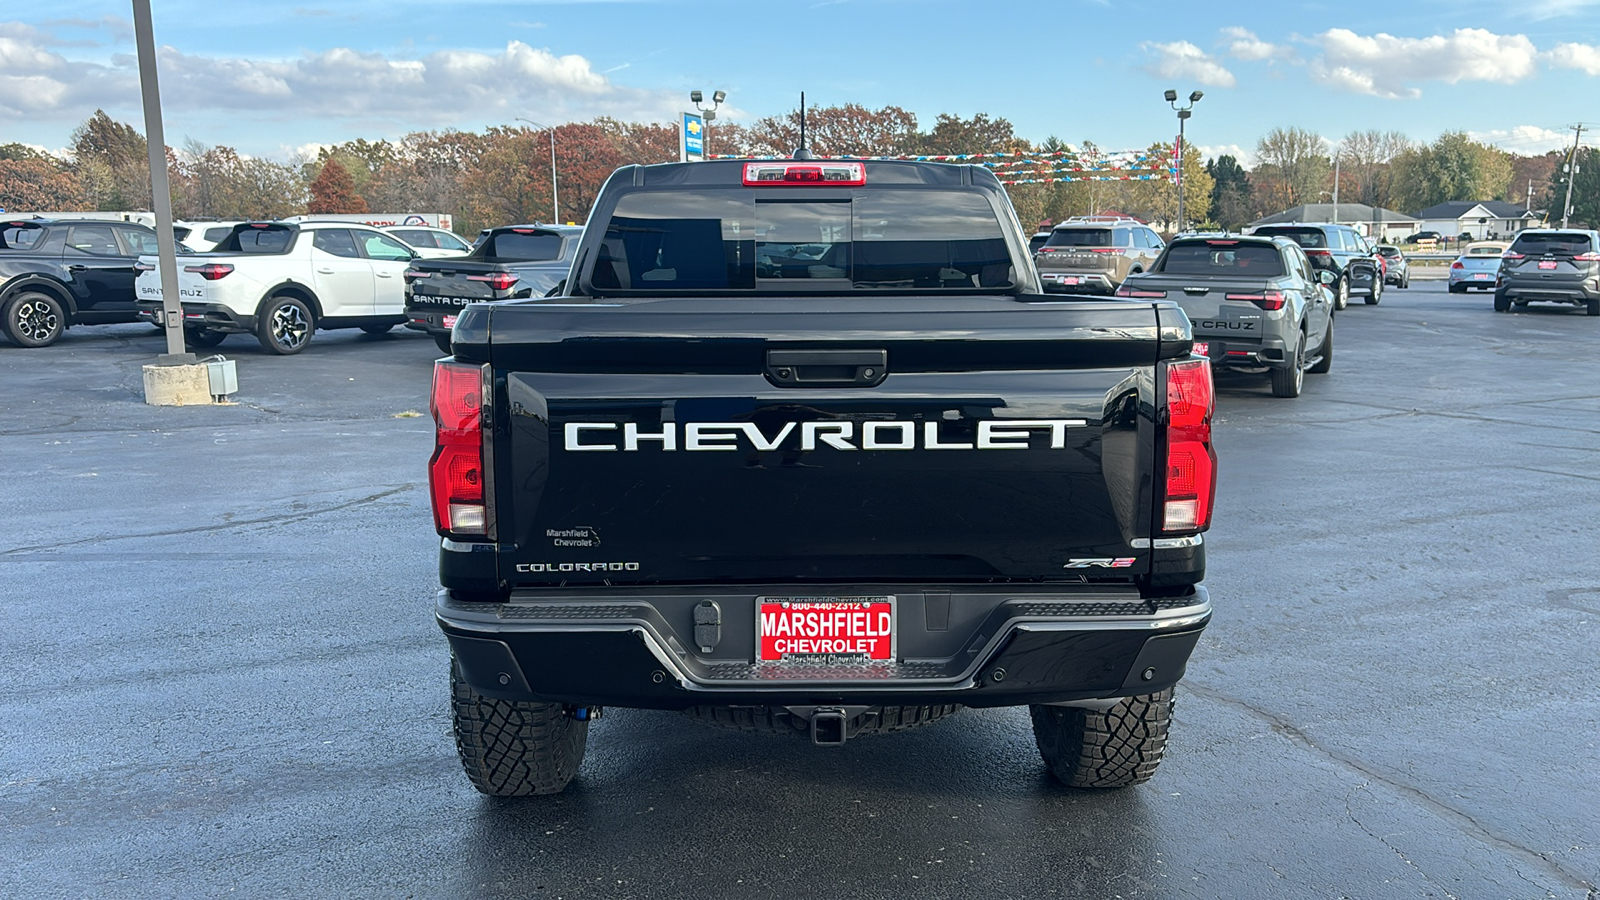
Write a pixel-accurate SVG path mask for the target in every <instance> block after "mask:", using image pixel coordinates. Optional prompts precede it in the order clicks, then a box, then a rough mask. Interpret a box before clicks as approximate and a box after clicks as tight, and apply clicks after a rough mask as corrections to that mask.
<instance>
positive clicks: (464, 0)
mask: <svg viewBox="0 0 1600 900" xmlns="http://www.w3.org/2000/svg"><path fill="white" fill-rule="evenodd" d="M153 5H154V16H155V31H156V41H157V43H158V44H159V45H161V46H162V48H163V49H162V53H161V79H162V94H163V100H164V103H165V105H166V122H167V126H166V127H167V139H168V143H170V144H172V145H174V146H181V145H182V144H183V142H184V141H185V139H194V140H196V141H199V142H201V143H203V144H208V145H211V144H226V145H230V146H233V147H236V148H238V149H239V150H241V151H243V152H246V153H249V154H253V155H260V156H268V157H273V158H278V159H287V158H288V157H289V156H290V154H292V153H294V152H295V151H296V149H297V148H304V147H306V146H308V145H314V144H318V143H334V142H338V141H342V140H347V139H350V138H354V137H367V138H373V139H375V138H382V137H388V138H395V137H399V136H401V135H403V134H405V133H406V132H408V131H414V130H420V129H437V128H445V127H454V128H460V129H469V130H471V129H481V128H483V127H484V126H486V125H492V124H514V119H515V117H518V116H524V117H527V118H530V119H534V120H536V121H540V122H544V123H549V124H554V123H557V122H564V121H574V120H576V121H581V120H587V119H590V118H592V117H594V116H596V115H612V116H617V117H619V118H624V119H631V120H649V121H669V120H671V118H672V115H673V113H674V112H675V111H676V110H678V109H681V108H687V107H688V105H689V104H688V102H687V94H688V91H689V90H691V89H694V88H700V89H702V90H705V91H706V92H707V94H708V95H709V93H710V92H711V91H712V90H716V89H721V90H725V91H727V92H728V105H727V106H726V107H725V108H724V111H723V113H722V115H723V118H724V119H726V118H730V117H731V118H733V119H735V120H741V119H742V120H748V119H752V118H755V117H759V116H763V115H771V114H775V113H779V112H782V111H785V110H787V109H790V108H793V107H794V105H795V104H796V100H797V96H798V93H799V92H800V91H801V90H804V91H806V94H807V98H808V100H809V101H810V102H812V103H815V104H824V105H827V104H837V103H847V102H857V103H861V104H863V105H866V106H869V107H879V106H883V105H888V104H894V105H898V106H902V107H905V108H907V109H909V110H911V111H912V112H915V113H916V114H917V115H918V117H919V119H920V120H921V121H922V123H923V124H924V127H928V126H930V125H931V124H932V122H933V119H934V116H935V115H937V114H938V113H940V112H950V113H956V114H959V115H962V116H970V115H972V114H974V113H978V112H984V113H988V114H989V115H991V116H1000V117H1004V118H1006V119H1009V120H1010V121H1011V122H1012V123H1014V124H1015V126H1016V128H1017V131H1018V133H1019V134H1021V135H1022V136H1024V137H1027V138H1030V139H1033V140H1042V139H1044V138H1045V137H1047V136H1049V135H1056V136H1058V137H1061V138H1062V139H1064V140H1067V141H1069V142H1074V143H1076V142H1078V141H1082V140H1084V139H1089V140H1093V141H1094V142H1096V143H1097V144H1099V145H1100V146H1101V147H1104V148H1107V149H1124V148H1133V147H1143V146H1145V145H1147V144H1148V143H1150V142H1151V141H1153V140H1158V139H1170V137H1171V135H1172V132H1173V131H1174V129H1175V125H1176V120H1175V118H1174V116H1173V113H1172V111H1171V110H1170V109H1169V108H1168V107H1167V106H1166V104H1165V103H1164V102H1163V101H1162V100H1161V92H1162V90H1163V89H1165V88H1167V87H1172V88H1176V89H1177V90H1178V91H1179V93H1180V94H1181V95H1185V96H1186V95H1187V94H1188V92H1189V91H1191V90H1194V89H1200V90H1203V91H1205V98H1204V99H1203V100H1202V101H1201V102H1200V104H1199V105H1198V107H1197V108H1196V109H1195V113H1194V118H1193V119H1191V120H1190V123H1189V130H1188V137H1189V140H1190V141H1191V143H1193V144H1194V145H1196V146H1199V147H1200V148H1201V149H1202V150H1205V151H1208V152H1218V151H1221V152H1233V151H1235V150H1242V151H1244V152H1245V153H1248V151H1249V150H1250V149H1251V148H1252V147H1253V146H1254V144H1255V142H1256V140H1257V138H1259V137H1260V136H1261V135H1262V134H1263V133H1265V132H1266V131H1267V130H1269V129H1271V128H1273V127H1275V126H1299V127H1302V128H1309V129H1311V130H1314V131H1316V132H1318V133H1319V134H1322V135H1324V136H1326V137H1329V138H1332V139H1337V138H1339V137H1341V136H1343V135H1344V134H1346V133H1348V132H1350V131H1352V130H1357V129H1368V128H1376V129H1381V130H1399V131H1403V132H1405V133H1407V134H1408V135H1410V136H1411V137H1412V138H1414V139H1418V140H1432V139H1433V138H1434V137H1436V136H1437V135H1438V134H1439V133H1440V132H1443V131H1446V130H1453V129H1461V130H1466V131H1468V132H1471V133H1473V134H1474V135H1475V136H1477V137H1478V138H1479V139H1481V140H1486V141H1490V142H1494V143H1498V144H1499V145H1500V146H1503V147H1505V148H1506V149H1508V150H1513V151H1516V152H1522V153H1531V152H1543V151H1544V150H1547V149H1551V148H1552V147H1556V146H1559V145H1561V144H1562V142H1563V141H1564V140H1570V137H1571V132H1570V131H1569V130H1567V126H1568V125H1570V124H1572V123H1574V122H1576V121H1578V120H1579V119H1580V118H1581V117H1582V116H1584V115H1585V114H1587V115H1589V116H1592V117H1600V109H1597V108H1596V107H1595V105H1594V104H1593V103H1592V102H1591V103H1585V102H1583V98H1585V97H1593V96H1595V92H1596V91H1597V90H1600V0H1543V2H1537V0H1536V2H1534V3H1532V4H1464V3H1459V2H1434V0H1411V2H1406V3H1392V2H1391V3H1377V2H1368V0H1343V2H1338V3H1306V4H1283V3H1274V4H1267V3H1231V4H1229V3H1219V4H1198V3H1150V2H1109V0H1108V2H1094V0H1053V2H1049V3H989V4H982V3H970V2H965V3H962V2H944V0H921V2H911V0H811V2H807V0H801V2H797V3H787V4H773V3H755V2H748V0H747V2H722V0H700V2H695V3H682V2H670V0H662V2H643V3H642V2H606V0H549V2H526V0H525V2H517V3H507V2H492V0H347V2H338V3H315V2H304V3H300V4H298V5H296V3H295V0H289V2H283V3H271V2H268V3H227V2H222V3H219V2H216V0H205V2H196V0H155V2H154V4H153ZM1530 10H1531V11H1530ZM0 16H8V17H9V16H16V17H19V18H12V19H9V20H8V19H4V18H0V143H7V142H11V141H21V142H23V143H28V144H33V145H37V146H41V147H45V148H48V149H52V150H55V149H59V148H62V147H64V146H65V145H66V144H67V143H68V140H69V135H70V133H71V130H72V128H73V127H74V126H75V125H77V124H78V123H79V122H81V121H82V120H83V119H85V118H87V117H88V116H89V115H90V114H91V113H93V111H94V110H95V109H96V108H97V107H103V108H105V109H106V110H107V111H108V112H109V113H111V114H112V115H113V116H114V117H116V118H118V119H121V120H123V121H128V122H132V123H134V124H135V125H137V126H138V127H140V129H141V130H142V129H143V119H142V116H141V114H140V111H139V107H138V83H137V77H136V69H135V67H134V61H133V54H134V47H133V35H132V20H131V4H129V3H128V2H126V0H123V2H87V0H86V2H54V3H50V4H32V5H22V4H14V5H12V6H11V7H10V8H9V9H8V10H7V11H6V12H5V13H3V14H0ZM1595 124H1596V125H1600V122H1596V123H1595ZM1594 134H1596V135H1597V136H1600V129H1597V130H1596V131H1595V132H1594ZM1585 143H1589V141H1588V140H1587V133H1586V140H1585Z"/></svg>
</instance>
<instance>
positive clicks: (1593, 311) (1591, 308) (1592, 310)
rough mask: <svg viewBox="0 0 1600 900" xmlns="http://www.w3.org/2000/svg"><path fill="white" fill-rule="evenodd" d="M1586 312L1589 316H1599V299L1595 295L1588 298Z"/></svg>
mask: <svg viewBox="0 0 1600 900" xmlns="http://www.w3.org/2000/svg"><path fill="white" fill-rule="evenodd" d="M1588 313H1589V315H1591V316H1600V299H1597V298H1595V297H1590V298H1589V303H1588Z"/></svg>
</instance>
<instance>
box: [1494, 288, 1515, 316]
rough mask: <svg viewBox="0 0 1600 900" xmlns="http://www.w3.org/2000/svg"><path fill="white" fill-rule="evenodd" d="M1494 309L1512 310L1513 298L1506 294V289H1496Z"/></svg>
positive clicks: (1496, 310)
mask: <svg viewBox="0 0 1600 900" xmlns="http://www.w3.org/2000/svg"><path fill="white" fill-rule="evenodd" d="M1494 311H1495V312H1510V311H1511V298H1510V297H1509V296H1507V295H1506V292H1505V291H1495V292H1494Z"/></svg>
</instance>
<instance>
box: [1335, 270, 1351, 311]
mask: <svg viewBox="0 0 1600 900" xmlns="http://www.w3.org/2000/svg"><path fill="white" fill-rule="evenodd" d="M1348 305H1350V280H1349V279H1348V278H1343V277H1341V278H1340V279H1339V289H1338V290H1337V291H1335V292H1334V298H1333V308H1334V309H1344V308H1345V307H1346V306H1348Z"/></svg>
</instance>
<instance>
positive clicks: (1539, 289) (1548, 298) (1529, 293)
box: [1496, 279, 1600, 305]
mask: <svg viewBox="0 0 1600 900" xmlns="http://www.w3.org/2000/svg"><path fill="white" fill-rule="evenodd" d="M1496 290H1498V291H1499V292H1501V293H1503V294H1505V296H1507V297H1509V298H1510V299H1512V300H1520V301H1523V302H1529V303H1540V302H1544V303H1573V304H1578V305H1582V304H1585V303H1588V302H1589V301H1590V300H1592V299H1594V298H1596V297H1600V287H1596V286H1592V285H1590V284H1586V283H1584V282H1581V281H1579V282H1567V283H1566V284H1560V285H1555V284H1549V283H1539V282H1532V283H1530V282H1520V283H1519V282H1518V281H1514V280H1510V279H1508V280H1505V281H1503V282H1501V283H1500V285H1499V286H1498V287H1497V288H1496Z"/></svg>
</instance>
